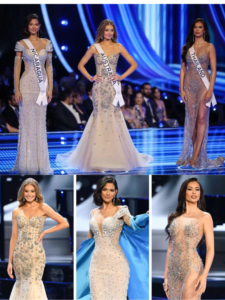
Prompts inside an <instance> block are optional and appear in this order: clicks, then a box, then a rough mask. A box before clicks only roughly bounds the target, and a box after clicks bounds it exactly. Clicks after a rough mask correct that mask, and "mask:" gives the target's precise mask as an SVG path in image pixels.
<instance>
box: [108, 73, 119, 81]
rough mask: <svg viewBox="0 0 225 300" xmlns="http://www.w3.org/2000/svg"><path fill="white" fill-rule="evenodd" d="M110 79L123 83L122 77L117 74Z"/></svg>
mask: <svg viewBox="0 0 225 300" xmlns="http://www.w3.org/2000/svg"><path fill="white" fill-rule="evenodd" d="M109 78H110V79H109V80H110V81H121V78H120V76H119V75H117V74H112V75H111V76H110V77H109Z"/></svg>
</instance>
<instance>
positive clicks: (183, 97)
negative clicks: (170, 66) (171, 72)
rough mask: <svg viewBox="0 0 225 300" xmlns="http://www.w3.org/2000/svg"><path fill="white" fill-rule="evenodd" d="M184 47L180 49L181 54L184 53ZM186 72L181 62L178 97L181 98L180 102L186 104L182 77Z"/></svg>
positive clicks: (183, 63)
mask: <svg viewBox="0 0 225 300" xmlns="http://www.w3.org/2000/svg"><path fill="white" fill-rule="evenodd" d="M184 46H185V45H184ZM184 46H183V48H182V53H183V51H184ZM186 71H187V67H186V64H185V62H183V61H182V62H181V68H180V96H181V98H182V100H183V101H184V103H187V98H186V95H185V91H184V76H185V74H186Z"/></svg>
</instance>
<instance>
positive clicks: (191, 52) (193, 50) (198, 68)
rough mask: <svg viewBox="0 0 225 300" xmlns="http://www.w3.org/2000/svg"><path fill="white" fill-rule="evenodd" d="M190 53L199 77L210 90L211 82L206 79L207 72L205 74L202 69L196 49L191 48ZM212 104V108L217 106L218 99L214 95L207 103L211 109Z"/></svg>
mask: <svg viewBox="0 0 225 300" xmlns="http://www.w3.org/2000/svg"><path fill="white" fill-rule="evenodd" d="M189 52H190V55H191V58H192V61H193V63H194V64H195V66H196V69H197V71H198V74H199V76H200V77H201V79H202V81H203V83H204V85H205V87H206V88H207V90H208V89H209V85H210V84H209V80H208V78H207V77H206V75H205V72H204V70H203V69H202V66H201V64H200V62H199V61H198V58H197V55H196V53H195V49H194V47H193V46H191V48H189ZM211 103H212V106H215V105H216V98H215V95H214V94H213V95H212V98H211V100H210V101H209V102H207V103H206V106H208V107H210V105H211Z"/></svg>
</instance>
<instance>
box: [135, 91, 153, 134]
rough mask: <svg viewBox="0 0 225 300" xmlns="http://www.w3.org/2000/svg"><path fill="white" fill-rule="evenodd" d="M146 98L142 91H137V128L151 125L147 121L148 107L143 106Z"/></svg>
mask: <svg viewBox="0 0 225 300" xmlns="http://www.w3.org/2000/svg"><path fill="white" fill-rule="evenodd" d="M143 102H144V98H143V95H142V92H141V91H138V92H136V93H135V96H134V104H135V105H134V111H135V124H136V128H147V127H149V125H148V123H147V121H146V110H147V109H146V107H144V106H143Z"/></svg>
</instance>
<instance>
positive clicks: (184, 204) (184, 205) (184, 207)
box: [183, 202, 186, 210]
mask: <svg viewBox="0 0 225 300" xmlns="http://www.w3.org/2000/svg"><path fill="white" fill-rule="evenodd" d="M183 210H186V202H184V203H183Z"/></svg>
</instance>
